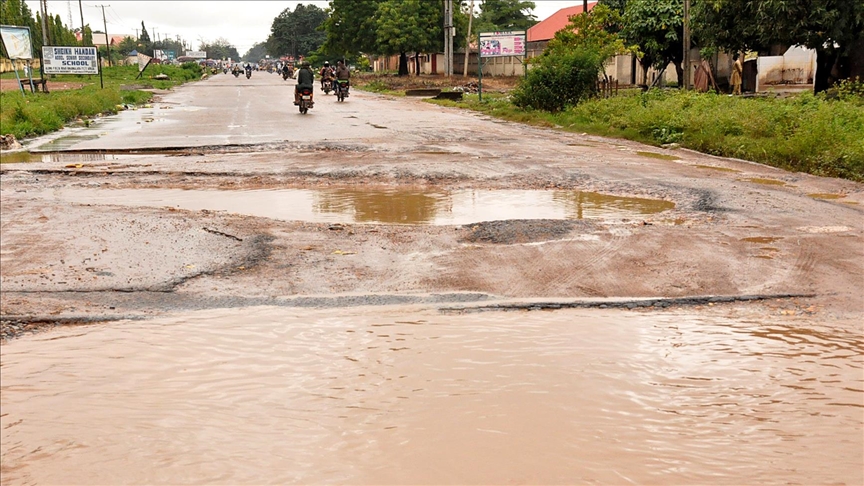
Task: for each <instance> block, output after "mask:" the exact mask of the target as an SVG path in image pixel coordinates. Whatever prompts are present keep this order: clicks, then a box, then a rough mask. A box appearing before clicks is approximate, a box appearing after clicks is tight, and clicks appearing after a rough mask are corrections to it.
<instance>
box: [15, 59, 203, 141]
mask: <svg viewBox="0 0 864 486" xmlns="http://www.w3.org/2000/svg"><path fill="white" fill-rule="evenodd" d="M158 74H166V75H167V76H168V78H169V79H167V80H157V79H153V77H154V76H156V75H158ZM137 75H138V67H137V66H117V67H109V68H105V70H104V71H103V79H104V83H105V88H104V89H102V88H100V83H99V77H98V76H81V75H61V76H56V77H53V78H51V79H50V82H55V83H64V82H65V83H84V86H83V87H81V88H79V89H70V90H63V91H52V92H50V93H29V92H28V93H27V94H26V95H22V94H21V91H20V90H11V91H3V92H0V133H2V134H4V135H6V134H10V133H11V134H12V135H15V138H17V139H23V138H26V137H31V136H36V135H43V134H46V133H50V132H53V131H56V130H59V129H61V128H63V126H64V125H65V124H66V123H68V122H69V121H71V120H75V119H78V118H84V117H90V116H94V115H97V114H100V113H102V114H114V113H116V112H117V111H118V110H119V109H122V108H123V105H124V104H141V103H146V102H147V101H149V100H150V99H151V98H152V96H153V94H152V93H150V92H148V91H142V90H143V89H148V88H156V89H168V88H170V87H172V86H176V85H178V84H182V83H185V82H188V81H192V80H196V79H200V77H201V69H200V68H199V67H197V65H195V66H191V65H190V66H183V67H178V66H161V65H157V66H150V67H148V68H147V70H146V71H145V74H144V76H142V79H138V80H136V79H135V77H136V76H137Z"/></svg>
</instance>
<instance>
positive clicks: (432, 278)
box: [0, 76, 864, 338]
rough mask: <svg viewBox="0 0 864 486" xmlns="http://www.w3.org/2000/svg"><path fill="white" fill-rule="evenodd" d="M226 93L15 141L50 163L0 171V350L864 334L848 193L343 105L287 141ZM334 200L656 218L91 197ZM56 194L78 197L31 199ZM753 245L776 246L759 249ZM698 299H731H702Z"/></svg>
mask: <svg viewBox="0 0 864 486" xmlns="http://www.w3.org/2000/svg"><path fill="white" fill-rule="evenodd" d="M228 78H230V79H225V78H222V77H219V76H217V77H214V78H211V79H208V80H206V81H203V82H200V83H196V84H193V85H188V86H184V87H181V88H178V89H177V90H176V91H175V92H173V93H170V94H167V95H163V96H162V97H161V98H160V99H158V100H157V102H155V103H154V106H153V108H152V111H153V113H157V114H158V117H159V118H160V119H164V122H160V123H137V122H136V120H138V121H140V119H141V117H142V116H144V117H146V116H152V114H150V115H148V114H147V113H144V112H143V111H144V110H139V111H137V112H134V113H133V112H122V113H121V114H119V115H118V118H117V120H114V121H108V123H106V124H104V125H103V124H102V123H101V122H100V123H95V124H94V125H93V126H91V127H89V128H87V127H81V128H75V129H67V130H65V131H64V132H61V133H58V134H55V135H53V136H51V137H48V138H46V139H39V140H31V141H27V147H26V148H27V149H28V150H30V151H31V152H34V153H38V152H39V151H40V150H41V151H46V150H47V151H48V152H46V153H39V154H38V155H34V156H32V158H30V160H32V161H31V162H26V163H25V162H9V163H7V162H6V157H7V153H5V152H4V153H3V154H2V156H3V158H4V163H3V164H2V166H0V203H2V242H0V251H2V253H0V263H2V274H0V286H2V290H0V297H2V302H0V317H2V318H0V321H2V329H3V331H2V332H3V336H4V337H6V338H8V337H10V336H15V335H18V334H20V332H22V331H21V329H26V330H33V329H38V328H39V327H40V325H39V323H75V322H92V321H100V322H103V321H111V320H115V319H121V318H134V319H141V318H150V317H154V316H159V315H162V314H164V313H166V312H170V311H172V310H185V309H189V310H194V309H212V308H217V307H220V306H222V307H242V306H250V305H279V306H312V307H314V306H322V307H328V306H334V307H338V306H353V305H387V304H393V303H396V304H398V303H416V304H420V305H428V306H431V307H434V308H439V307H440V308H443V307H449V304H450V303H453V302H457V303H464V302H469V303H474V304H477V305H481V304H483V303H484V302H485V303H488V302H490V301H494V302H497V303H504V304H512V305H514V306H516V307H520V306H521V307H524V308H531V305H530V304H531V303H532V302H535V301H538V300H541V301H543V302H545V303H547V304H550V307H549V308H554V306H555V305H558V304H561V305H565V304H567V303H568V302H573V301H575V300H580V299H583V300H584V299H587V300H591V301H593V302H595V303H596V304H597V305H598V306H600V305H608V301H609V299H612V300H615V301H626V302H631V303H635V302H641V301H642V300H643V299H649V300H650V299H653V300H654V301H655V302H656V303H660V302H667V303H668V304H667V305H668V306H690V307H698V306H706V305H708V304H715V305H718V306H733V305H735V306H737V305H745V306H748V307H750V308H752V310H753V312H755V313H757V314H763V315H774V314H776V311H775V310H774V309H771V308H769V307H768V302H771V303H772V305H773V303H774V302H776V299H778V298H780V299H781V300H783V301H784V302H787V304H784V305H788V306H789V307H790V308H793V309H798V310H796V312H798V311H800V310H801V309H813V311H812V312H811V311H808V313H807V315H808V316H813V318H814V319H819V320H821V321H824V322H835V323H836V325H837V326H840V327H849V326H853V324H850V323H853V322H857V320H858V319H860V318H861V317H862V316H864V302H862V300H864V299H862V296H861V294H860V283H861V281H862V279H864V268H862V266H864V258H862V257H864V244H862V243H864V241H862V236H864V225H862V216H864V211H862V209H861V206H860V205H859V204H857V203H860V202H861V201H862V200H864V185H862V184H858V183H854V182H850V181H843V180H838V179H827V178H819V177H814V176H809V175H804V174H797V173H789V172H784V171H781V170H778V169H774V168H770V167H765V166H761V165H758V164H754V163H750V162H745V161H739V160H733V159H723V158H717V157H711V156H707V155H703V154H698V153H694V152H691V151H687V150H674V151H671V150H670V151H663V154H662V155H664V156H663V157H661V158H656V157H653V156H651V157H649V156H645V155H644V154H645V153H658V149H656V148H653V147H647V146H644V145H640V144H637V143H631V142H624V141H619V140H609V139H604V138H602V137H592V136H586V135H578V134H572V133H565V132H559V131H555V130H552V129H544V128H537V127H527V126H522V125H518V124H512V123H501V122H500V121H498V120H493V119H491V118H489V117H486V116H483V115H478V114H472V113H466V112H462V111H459V110H457V109H449V108H440V107H436V106H432V105H429V104H426V103H423V102H422V101H418V100H410V99H396V98H389V97H385V96H379V95H373V94H368V93H363V92H361V91H359V90H358V91H357V92H356V94H355V93H352V97H351V99H350V100H349V101H348V102H346V103H342V104H337V103H336V102H335V101H333V100H332V99H328V98H326V97H325V98H323V99H322V100H320V101H321V102H320V103H316V107H315V109H314V110H313V111H312V112H311V113H310V114H309V115H308V116H306V117H303V118H302V123H300V120H301V119H300V118H299V117H300V115H299V114H298V113H294V112H293V111H289V110H286V109H285V108H284V106H283V105H282V104H280V103H274V102H273V100H278V99H280V97H284V96H285V94H286V93H288V92H290V91H288V89H289V85H288V84H287V83H283V82H282V81H281V79H278V80H277V78H276V77H275V76H273V77H267V76H262V77H254V78H253V79H252V80H250V84H248V86H247V85H245V84H244V86H242V89H241V86H239V84H241V83H240V81H243V82H245V81H246V80H245V79H243V80H235V79H234V78H233V77H228ZM233 83H236V84H237V85H236V86H235V85H233ZM253 88H254V89H253ZM256 90H257V91H256ZM253 92H254V93H257V94H256V96H251V97H250V95H249V94H250V93H253ZM166 106H172V107H174V108H173V109H170V110H166V109H163V108H164V107H166ZM181 108H182V109H181ZM122 117H127V118H122ZM373 125H377V126H379V127H385V128H376V127H374V126H373ZM100 126H101V127H102V128H100ZM110 127H115V128H111V129H108V128H110ZM334 127H336V129H334ZM49 143H50V144H51V145H48V144H49ZM51 147H65V148H66V149H68V151H64V152H59V153H55V152H52V151H53V150H55V149H54V148H51ZM70 157H71V158H74V157H78V158H77V159H74V160H73V159H71V158H70ZM88 157H92V159H88ZM100 157H104V159H101V158H100ZM33 159H36V160H33ZM706 169H710V170H706ZM766 181H772V182H766ZM777 183H780V184H782V185H778V184H777ZM334 187H339V188H349V189H350V188H356V190H357V193H363V192H364V191H368V190H369V189H370V188H373V187H375V188H384V189H386V190H387V191H390V192H392V193H399V192H400V191H420V192H422V193H427V194H431V193H436V194H437V193H451V192H454V191H461V190H469V191H480V190H484V191H487V190H488V191H508V190H538V191H551V192H554V191H574V192H584V193H594V194H599V195H602V196H603V197H605V198H608V200H614V199H616V198H617V199H622V200H623V199H624V198H635V199H644V200H650V201H661V202H662V203H664V204H668V205H669V206H664V207H663V208H662V209H661V210H658V211H649V212H642V213H638V214H629V215H626V216H621V215H620V214H619V215H615V214H612V215H607V216H603V217H600V218H597V219H592V220H590V221H587V220H579V219H578V218H577V217H575V216H571V217H567V218H562V219H557V220H551V219H547V218H544V216H543V215H542V214H537V215H536V216H532V217H527V218H526V217H514V218H513V219H509V220H505V219H501V218H490V219H489V220H488V221H479V222H476V223H471V224H464V225H462V224H450V225H446V224H445V225H420V224H401V225H400V224H390V223H383V224H366V223H364V222H363V221H362V220H349V221H327V222H309V221H300V220H296V221H295V220H279V219H277V218H272V217H262V216H260V215H259V216H255V215H246V214H240V213H236V212H229V211H217V210H215V209H213V208H212V207H203V208H199V209H183V208H177V207H175V206H176V204H171V203H170V202H168V203H166V204H160V205H143V206H140V207H130V206H128V205H125V204H120V203H118V204H112V203H110V202H107V201H104V200H99V199H98V198H97V197H96V195H97V194H98V193H99V191H98V190H105V189H112V190H120V189H128V190H139V189H160V190H168V189H177V190H193V191H201V190H208V191H219V190H222V191H227V190H230V191H257V190H261V191H275V190H284V189H298V190H316V191H317V190H322V189H328V188H331V189H332V188H334ZM90 190H92V191H93V193H92V194H93V198H92V200H89V201H88V200H87V199H86V194H87V192H86V191H90ZM64 191H67V192H68V191H75V192H76V193H77V194H85V196H84V198H83V199H82V198H78V199H75V200H74V201H72V200H62V199H61V198H55V199H52V198H46V197H42V196H40V195H44V194H51V193H55V192H56V194H62V193H63V192H64ZM814 194H842V195H843V197H842V198H840V199H825V198H819V199H814V197H812V195H814ZM384 201H385V202H386V201H387V199H386V198H385V199H384ZM261 204H263V205H266V204H276V203H261ZM386 206H387V204H385V205H384V207H386ZM337 223H341V224H337ZM753 238H771V240H770V241H771V242H772V249H771V250H770V251H769V250H762V249H760V247H759V246H757V245H756V243H758V242H761V241H763V240H758V241H748V239H753ZM764 241H765V242H767V241H768V240H764ZM763 246H764V245H763ZM712 297H718V298H723V299H732V300H728V301H727V300H721V301H717V302H711V301H706V300H704V299H706V298H712ZM744 297H748V298H744ZM749 297H759V298H758V299H757V298H754V299H749ZM741 298H744V299H743V300H742V299H741ZM736 299H737V300H736ZM766 299H767V300H766ZM472 305H473V304H472ZM623 307H624V308H629V307H627V306H626V305H624V306H623ZM637 307H638V308H641V307H642V306H641V305H640V306H634V308H637ZM655 307H656V306H655ZM647 308H651V306H648V307H647ZM45 325H47V324H45ZM16 326H17V327H16Z"/></svg>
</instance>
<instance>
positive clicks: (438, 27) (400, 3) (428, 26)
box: [375, 0, 444, 76]
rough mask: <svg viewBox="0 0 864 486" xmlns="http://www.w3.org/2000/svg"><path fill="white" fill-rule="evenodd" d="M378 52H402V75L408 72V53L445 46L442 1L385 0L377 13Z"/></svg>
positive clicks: (400, 73)
mask: <svg viewBox="0 0 864 486" xmlns="http://www.w3.org/2000/svg"><path fill="white" fill-rule="evenodd" d="M376 15H377V18H378V28H377V30H376V31H375V33H376V35H377V38H378V49H377V50H378V52H380V53H381V54H385V55H393V54H399V75H400V76H405V75H407V74H408V56H407V53H408V52H414V53H420V52H433V51H434V52H437V51H440V50H442V49H443V44H444V24H443V3H442V2H441V1H430V0H384V1H382V2H381V3H380V4H379V5H378V11H377V13H376Z"/></svg>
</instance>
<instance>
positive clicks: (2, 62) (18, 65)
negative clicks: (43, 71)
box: [0, 58, 40, 74]
mask: <svg viewBox="0 0 864 486" xmlns="http://www.w3.org/2000/svg"><path fill="white" fill-rule="evenodd" d="M13 62H14V64H13ZM28 64H29V65H30V66H31V67H32V68H33V72H34V73H36V72H37V71H38V70H39V66H40V64H39V59H33V60H32V61H24V60H21V59H18V60H16V61H12V60H11V59H5V58H0V73H11V72H12V71H15V70H17V71H18V73H19V74H20V73H22V72H23V71H24V66H26V65H28Z"/></svg>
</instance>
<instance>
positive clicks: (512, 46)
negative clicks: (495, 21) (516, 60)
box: [480, 30, 525, 57]
mask: <svg viewBox="0 0 864 486" xmlns="http://www.w3.org/2000/svg"><path fill="white" fill-rule="evenodd" d="M480 55H481V56H483V57H503V56H524V55H525V31H524V30H519V31H513V32H482V33H481V34H480Z"/></svg>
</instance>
